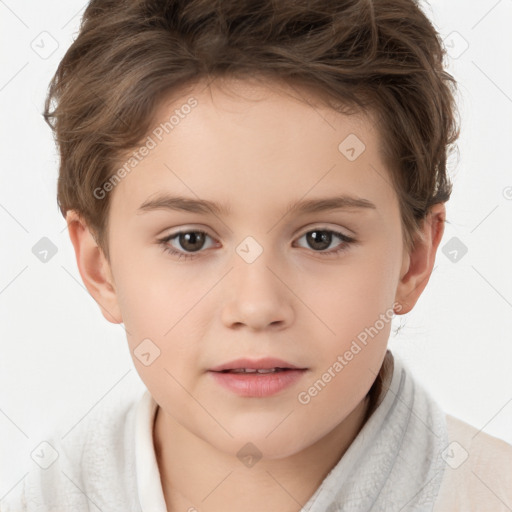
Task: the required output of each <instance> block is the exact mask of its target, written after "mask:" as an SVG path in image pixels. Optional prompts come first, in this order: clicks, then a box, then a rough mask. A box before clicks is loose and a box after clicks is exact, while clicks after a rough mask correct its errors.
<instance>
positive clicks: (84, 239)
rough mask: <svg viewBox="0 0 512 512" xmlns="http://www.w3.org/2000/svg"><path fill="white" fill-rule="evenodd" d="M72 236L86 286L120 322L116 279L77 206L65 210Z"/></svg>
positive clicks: (106, 313) (112, 318) (110, 317)
mask: <svg viewBox="0 0 512 512" xmlns="http://www.w3.org/2000/svg"><path fill="white" fill-rule="evenodd" d="M66 222H67V224H68V231H69V237H70V239H71V243H72V244H73V247H74V249H75V256H76V263H77V266H78V271H79V272H80V275H81V277H82V281H83V282H84V285H85V287H86V288H87V290H88V291H89V293H90V294H91V296H92V297H93V299H94V300H95V301H96V303H97V304H98V305H99V306H100V309H101V312H102V314H103V316H104V317H105V318H106V319H107V320H108V321H109V322H111V323H114V324H119V323H121V322H122V321H123V320H122V316H121V312H120V309H119V305H118V302H117V294H116V291H115V286H114V280H113V276H112V272H111V269H110V264H109V263H108V261H107V259H106V258H105V255H104V254H103V251H102V250H101V248H100V247H99V246H98V244H97V242H96V240H95V238H94V236H93V234H92V232H91V230H90V229H89V227H88V226H87V223H86V222H85V221H84V220H83V218H82V217H81V216H80V215H79V214H78V213H77V212H75V211H74V210H69V211H68V212H67V214H66Z"/></svg>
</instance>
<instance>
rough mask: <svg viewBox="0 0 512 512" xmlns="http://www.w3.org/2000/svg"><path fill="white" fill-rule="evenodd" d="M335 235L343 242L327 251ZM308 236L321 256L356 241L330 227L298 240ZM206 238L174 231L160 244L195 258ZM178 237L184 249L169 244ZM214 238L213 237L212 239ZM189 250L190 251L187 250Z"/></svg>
mask: <svg viewBox="0 0 512 512" xmlns="http://www.w3.org/2000/svg"><path fill="white" fill-rule="evenodd" d="M333 236H334V237H335V238H339V239H340V240H341V241H342V243H341V244H339V245H338V246H337V247H335V248H334V249H331V250H329V251H326V250H325V249H326V248H328V247H329V246H330V245H331V243H332V241H333ZM304 237H306V240H307V243H308V244H310V245H311V246H313V248H315V247H316V249H318V250H314V251H313V252H315V253H318V254H319V255H320V256H324V255H326V256H327V255H332V254H337V253H340V252H342V251H345V250H347V249H348V248H349V245H350V244H352V243H355V241H356V240H355V239H354V238H352V237H349V236H347V235H344V234H343V233H339V232H337V231H333V230H329V229H313V230H310V231H308V232H306V233H304V235H302V236H301V237H300V238H298V240H300V239H302V238H304ZM206 238H210V239H212V238H211V237H210V236H209V235H208V233H205V232H204V231H180V232H178V233H173V234H172V235H169V236H167V237H165V238H162V239H160V240H158V243H159V245H161V247H162V249H163V250H164V251H165V252H167V253H170V254H172V255H175V256H178V258H180V259H181V258H185V259H189V258H195V257H197V256H199V254H190V252H192V253H197V252H200V251H201V249H203V248H204V245H205V240H206ZM175 239H178V241H179V245H180V246H181V247H182V249H184V250H179V249H178V250H177V249H176V248H175V247H173V246H172V245H170V244H169V242H171V241H172V240H175ZM212 240H213V239H212ZM187 251H189V252H187Z"/></svg>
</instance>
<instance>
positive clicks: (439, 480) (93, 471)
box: [0, 357, 512, 512]
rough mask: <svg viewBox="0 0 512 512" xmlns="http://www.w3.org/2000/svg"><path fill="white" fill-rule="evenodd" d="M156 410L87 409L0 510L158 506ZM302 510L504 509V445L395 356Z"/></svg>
mask: <svg viewBox="0 0 512 512" xmlns="http://www.w3.org/2000/svg"><path fill="white" fill-rule="evenodd" d="M156 410H157V404H156V403H155V401H154V400H153V398H152V397H151V395H150V394H149V392H148V391H146V392H145V393H144V394H143V395H142V397H140V399H139V398H137V399H135V400H133V401H132V402H130V403H129V404H128V405H126V406H125V407H124V408H122V409H117V410H110V411H107V410H105V409H102V410H99V411H96V413H94V414H93V413H91V414H90V415H89V416H88V417H86V419H84V421H82V422H81V423H80V424H79V425H78V426H77V428H76V429H74V431H73V432H72V433H71V434H70V435H69V436H67V437H66V438H65V440H64V441H59V440H58V438H52V439H49V442H50V444H52V446H55V448H56V449H57V450H58V452H59V458H58V459H57V460H56V461H55V462H54V463H53V465H52V466H50V467H49V468H48V469H46V470H43V469H40V468H38V467H35V468H32V469H31V471H30V473H29V475H28V476H27V477H26V478H25V479H24V481H23V486H21V485H20V487H22V489H21V490H22V496H18V497H17V498H15V499H14V501H12V499H11V500H9V503H10V506H8V505H7V502H4V501H2V502H0V511H1V512H50V511H51V512H57V511H58V512H64V511H66V512H67V511H73V512H82V511H84V512H85V511H96V510H101V511H102V512H109V511H112V512H113V511H123V512H166V508H165V500H164V497H163V491H162V487H161V483H160V475H159V471H158V466H157V463H156V457H155V453H154V447H153V438H152V432H153V422H154V417H155V413H156ZM447 419H448V421H447ZM454 442H456V443H457V444H455V445H454V444H453V443H454ZM461 450H462V451H461ZM464 451H466V453H467V454H468V456H467V458H466V459H464V461H463V462H461V461H462V459H463V457H464ZM445 460H446V461H448V462H449V463H448V464H447V462H445ZM454 462H456V464H454ZM457 464H460V465H459V466H457ZM455 466H457V467H455ZM484 484H486V485H484ZM490 489H491V490H490ZM11 498H13V497H12V496H11ZM302 510H303V511H304V512H337V511H343V512H355V511H358V512H368V511H374V512H381V511H385V512H388V511H389V512H395V511H396V512H398V511H400V512H406V511H417V512H423V511H429V512H471V511H473V510H474V511H477V510H479V511H480V510H486V511H490V512H502V511H503V512H505V511H510V510H512V446H510V445H509V444H507V443H505V442H504V441H501V440H498V439H496V438H493V437H491V436H489V435H487V434H484V433H482V432H478V431H477V430H476V429H475V428H473V427H471V426H469V425H467V424H466V423H464V422H461V421H460V420H457V419H455V418H452V417H450V416H448V417H447V416H446V415H445V414H444V413H443V412H442V411H441V410H440V409H439V407H438V406H437V405H436V403H435V402H434V401H433V400H432V399H431V398H430V396H429V395H428V394H427V393H426V392H425V391H424V390H423V389H422V388H421V387H420V386H419V385H418V383H417V382H415V381H414V379H413V378H412V376H411V374H410V372H409V371H408V370H407V368H406V367H405V366H404V365H403V363H402V362H401V361H400V360H399V359H397V358H396V357H395V358H394V369H393V375H392V379H391V382H390V384H389V390H387V392H386V389H384V390H383V397H382V396H381V401H380V403H379V405H378V407H377V408H376V409H375V411H374V412H373V414H372V415H371V416H370V417H369V419H368V420H367V422H366V423H365V425H364V427H363V428H362V429H361V431H360V432H359V434H358V436H357V437H356V438H355V440H354V441H353V443H352V444H351V445H350V447H349V448H348V450H347V451H346V452H345V454H344V455H343V457H342V458H341V459H340V461H339V462H338V463H337V464H336V466H335V467H334V468H333V469H332V470H331V471H330V473H329V474H328V475H327V476H326V478H325V479H324V480H323V482H322V483H321V485H320V486H319V487H318V489H317V490H316V491H315V493H314V494H313V496H312V497H311V498H310V499H309V501H308V503H307V504H306V505H305V506H304V507H303V509H302ZM262 512H272V511H270V510H269V511H262Z"/></svg>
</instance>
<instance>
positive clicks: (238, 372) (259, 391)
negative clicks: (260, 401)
mask: <svg viewBox="0 0 512 512" xmlns="http://www.w3.org/2000/svg"><path fill="white" fill-rule="evenodd" d="M307 370H309V368H300V367H298V366H295V365H293V364H291V363H287V362H286V361H283V360H282V359H276V358H265V359H260V360H259V361H254V360H250V359H237V360H235V361H230V362H229V363H225V364H223V365H220V366H217V367H215V368H212V369H210V370H209V371H208V373H209V374H210V375H212V377H213V380H214V382H216V383H217V384H219V385H220V386H222V387H223V388H224V389H228V390H229V391H230V392H232V393H234V394H236V395H239V396H241V397H245V398H265V397H270V396H272V395H276V394H278V393H279V392H281V391H284V390H285V389H287V388H291V387H292V386H295V385H297V384H298V382H299V381H300V380H301V379H302V377H303V376H304V375H305V374H306V372H307Z"/></svg>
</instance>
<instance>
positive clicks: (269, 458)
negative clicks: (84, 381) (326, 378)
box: [67, 79, 446, 512]
mask: <svg viewBox="0 0 512 512" xmlns="http://www.w3.org/2000/svg"><path fill="white" fill-rule="evenodd" d="M228 86H229V88H228ZM191 96H194V98H196V99H197V101H198V105H197V106H196V107H195V108H194V109H193V110H192V111H191V113H190V114H189V115H187V116H185V117H184V119H181V120H180V123H179V125H177V126H176V127H175V128H174V129H173V131H172V132H171V133H170V134H169V135H167V136H166V137H165V138H164V139H163V140H162V141H161V142H159V144H158V145H157V147H156V148H155V149H153V150H152V151H151V152H150V153H149V154H148V155H147V156H146V157H145V158H144V159H143V160H142V161H141V162H140V163H139V164H138V165H137V167H136V169H134V170H133V171H132V172H131V173H129V174H128V175H127V176H126V177H125V178H124V179H122V180H121V182H120V183H119V184H118V185H117V186H116V187H115V188H114V190H113V191H112V192H110V200H111V201H112V204H111V210H110V217H109V230H108V240H109V250H110V261H108V260H107V259H106V258H105V256H104V254H103V252H102V251H101V249H100V248H99V247H98V245H97V243H96V241H95V238H94V236H93V234H92V233H91V231H90V230H89V229H88V227H87V224H86V223H85V222H84V221H83V220H82V219H81V218H80V216H79V215H78V214H77V213H76V212H74V211H70V212H68V215H67V222H68V227H69V234H70V237H71V241H72V243H73V246H74V248H75V252H76V258H77V264H78V268H79V271H80V274H81V276H82V279H83V281H84V283H85V285H86V287H87V289H88V290H89V292H90V293H91V295H92V296H93V297H94V299H95V300H96V301H97V303H98V304H99V305H100V308H101V311H102V313H103V315H104V316H105V318H106V319H107V320H108V321H110V322H113V323H121V322H123V323H124V325H125V328H126V330H127V340H128V344H129V347H130V352H131V354H132V357H133V361H134V364H135V367H136V369H137V371H138V372H139V374H140V376H141V378H142V380H143V382H144V383H145V385H146V386H147V388H148V389H149V391H150V392H151V394H152V396H153V397H154V399H155V400H156V402H157V403H158V404H159V408H158V413H157V416H156V420H155V425H154V445H155V450H156V454H157V460H158V465H159V469H160V473H161V480H162V486H163V490H164V495H165V499H166V503H167V508H168V510H169V511H184V512H185V511H187V510H189V511H192V510H195V509H197V510H201V511H209V512H213V511H222V512H229V511H240V510H245V511H248V512H256V511H258V512H260V511H261V510H268V511H278V510H279V511H280V512H283V511H290V512H291V511H298V510H300V509H301V506H302V505H304V504H305V503H306V502H307V500H308V499H309V498H310V497H311V495H312V494H313V493H314V491H315V490H316V489H317V487H318V486H319V485H320V483H321V482H322V480H323V479H324V478H325V476H326V475H327V473H328V472H329V471H330V470H331V469H332V468H333V467H334V465H335V464H336V463H337V462H338V460H339V459H340V457H341V456H342V455H343V453H344V452H345V451H346V449H347V448H348V446H350V443H351V442H352V441H353V439H354V438H355V437H356V435H357V433H358V432H359V431H360V429H361V427H362V426H363V424H364V417H365V414H366V412H367V410H368V401H367V400H366V399H365V397H366V394H367V393H368V391H369V389H370V387H371V385H372V384H373V382H374V380H375V377H376V375H377V373H378V372H379V369H380V367H381V364H382V361H383V358H384V356H385V353H386V348H387V342H388V337H389V333H390V329H391V323H390V322H388V323H386V324H385V326H384V328H382V329H381V330H380V331H379V333H378V335H376V336H374V337H373V338H370V341H369V342H368V344H367V345H366V346H365V347H364V348H363V349H362V350H361V351H360V352H359V353H358V354H357V355H356V356H354V358H353V359H352V360H351V361H350V362H349V363H348V364H347V365H346V366H345V367H344V368H343V370H342V371H341V372H339V373H337V374H336V377H335V378H333V379H332V380H331V381H330V382H329V383H328V384H327V385H326V386H325V387H324V388H323V389H322V391H321V392H320V393H318V394H317V396H315V397H313V398H311V400H310V401H309V403H307V404H302V403H300V402H299V401H298V399H297V395H298V393H299V392H301V391H304V390H307V389H308V388H309V387H310V386H311V385H312V384H313V383H314V382H315V381H317V380H318V379H319V378H321V377H322V374H324V372H326V371H327V369H328V368H329V367H332V365H333V363H334V362H335V361H336V360H337V357H338V355H340V354H344V352H345V351H346V350H348V349H349V348H350V346H351V343H352V341H353V340H354V339H355V338H356V336H357V335H358V334H359V333H360V332H361V331H363V330H364V328H365V327H369V326H372V325H374V324H375V322H376V320H377V319H379V315H381V314H383V313H385V312H386V311H389V310H392V309H393V305H395V313H397V314H404V313H407V312H408V311H410V310H411V309H412V308H413V307H414V305H415V303H416V301H417V300H418V298H419V296H420V295H421V293H422V291H423V289H424V288H425V286H426V284H427V282H428V279H429V277H430V275H431V272H432V269H433V266H434V259H435V254H436V250H437V247H438V245H439V243H440V240H441V238H442V235H443V230H444V220H445V215H446V211H445V207H444V205H443V204H437V205H434V206H433V207H432V209H431V211H430V214H429V215H428V217H427V219H426V221H425V223H424V224H423V227H422V233H423V236H424V240H423V241H418V242H417V244H416V245H415V246H414V248H413V250H412V251H411V252H410V253H408V252H407V250H406V248H405V245H404V240H403V238H402V231H401V224H400V213H399V207H398V200H397V196H396V193H395V191H394V190H393V188H392V187H391V186H390V180H389V174H388V171H387V169H386V168H385V165H384V163H383V160H382V158H381V155H380V154H379V150H378V148H379V143H380V142H379V134H378V133H377V132H376V131H375V129H374V126H375V123H373V122H372V119H371V117H370V116H369V115H368V116H362V115H361V116H357V117H356V116H345V115H342V114H339V113H337V112H335V111H333V110H330V109H328V108H327V107H323V106H321V105H314V104H313V98H312V97H309V98H308V101H307V102H305V101H304V100H303V99H304V98H307V96H306V93H305V91H302V92H299V91H298V90H296V89H295V88H294V89H290V88H288V87H287V86H286V85H283V84H279V85H278V84H277V83H272V84H270V83H269V84H267V85H263V84H254V83H251V82H248V81H235V80H232V79H231V80H230V81H225V82H220V81H217V82H215V83H214V84H213V85H211V86H210V87H209V88H205V85H204V84H196V86H195V88H192V89H190V90H188V91H187V92H186V94H185V93H184V94H183V95H182V96H174V97H173V99H172V101H170V100H169V101H168V102H166V103H164V104H162V105H161V106H160V109H159V111H158V116H157V118H156V120H157V123H156V124H158V123H159V122H161V121H163V120H166V119H169V117H170V115H171V114H172V113H173V111H174V109H176V108H179V107H180V105H183V104H184V103H185V102H186V101H187V99H188V98H189V97H191ZM352 133H354V134H356V135H357V137H358V138H359V139H360V140H361V141H363V142H364V144H365V145H366V149H365V151H364V152H363V153H362V154H361V155H360V156H359V157H358V158H357V159H356V160H355V161H354V162H351V161H349V160H348V159H347V158H346V157H345V156H344V155H343V154H342V153H341V152H340V151H339V150H338V145H339V144H340V142H342V141H343V140H344V139H345V138H346V137H347V136H348V135H349V134H352ZM162 191H167V192H169V193H172V194H175V195H183V196H186V197H191V198H193V199H208V200H211V201H214V202H218V203H223V204H226V205H229V207H230V213H229V215H227V216H224V215H222V216H217V215H212V214H206V215H203V214H199V213H191V212H183V211H180V212H179V211H172V210H165V209H160V210H155V211H151V212H146V213H142V214H140V213H139V214H138V213H137V208H138V207H139V206H140V205H141V204H142V203H143V202H144V201H146V200H147V199H149V198H152V197H154V196H155V194H156V193H159V192H162ZM341 193H347V194H350V195H354V196H357V197H361V198H366V199H368V200H370V201H372V202H373V203H374V204H375V205H376V209H353V210H331V211H325V212H320V213H310V214H306V215H291V214H290V215H285V213H286V206H287V205H288V204H289V203H290V202H291V201H297V200H301V199H313V198H321V197H329V196H333V195H335V194H341ZM314 228H316V229H321V230H332V229H334V230H337V231H340V232H342V233H343V234H346V235H347V236H352V237H354V238H355V239H356V241H357V243H354V244H349V245H346V248H345V250H344V251H342V252H341V253H338V254H332V255H331V256H325V255H324V256H322V255H321V252H322V251H323V252H325V251H329V250H332V249H335V248H337V247H339V246H341V245H343V243H344V242H343V241H342V240H340V239H339V238H337V237H336V236H334V235H333V237H332V239H331V243H330V245H329V246H328V247H327V248H326V249H325V248H318V247H319V246H318V245H317V246H315V245H313V243H312V241H311V240H309V241H308V238H307V237H306V236H304V235H306V234H307V233H310V232H311V231H314ZM181 229H183V230H185V229H186V230H187V231H194V230H198V229H199V230H204V231H206V232H207V234H208V235H209V237H206V239H205V241H204V245H203V246H201V243H197V242H196V245H195V246H194V247H197V248H198V249H199V251H196V252H193V254H196V257H195V258H194V259H188V260H185V259H183V258H178V257H177V256H173V255H170V254H168V253H165V252H164V251H163V250H162V246H161V245H159V242H158V239H161V238H163V237H164V236H167V235H170V234H173V233H176V232H178V231H179V230H181ZM248 236H251V237H253V238H254V239H255V240H256V241H257V243H258V244H259V246H260V247H261V248H262V250H263V252H262V253H261V255H260V256H259V257H258V258H257V259H256V260H255V261H254V262H252V263H248V262H246V261H245V260H244V259H242V258H241V257H240V255H239V254H238V253H237V252H236V248H237V247H238V246H239V244H240V243H241V242H242V241H243V240H244V239H245V238H246V237H248ZM168 245H171V246H172V247H173V248H174V249H175V250H181V251H182V252H186V247H187V246H185V247H184V246H183V239H182V240H181V245H180V239H179V238H175V239H173V240H172V241H169V242H168ZM188 253H189V254H190V253H191V251H190V250H189V252H188ZM396 304H398V305H399V306H398V308H397V307H396ZM397 309H398V310H397ZM146 338H149V339H150V340H151V341H152V342H153V343H154V344H155V345H156V346H157V347H158V348H159V350H160V356H159V357H158V358H156V359H155V360H154V362H152V363H151V364H150V365H148V366H145V365H144V364H142V363H141V361H139V359H138V358H137V357H135V356H134V352H133V351H134V350H135V349H136V347H137V346H138V345H139V344H140V343H141V342H142V340H144V339H146ZM242 356H247V357H252V358H261V357H264V356H274V357H279V358H281V359H284V360H285V361H288V362H290V363H292V364H295V365H297V366H299V367H307V368H308V371H307V372H306V373H305V374H304V375H303V376H302V377H301V380H299V382H298V383H297V384H295V385H293V386H292V387H290V388H287V389H285V390H283V391H281V392H279V393H277V394H276V395H274V396H270V397H266V398H247V397H240V396H238V395H235V394H234V393H232V392H230V391H228V390H226V389H224V388H222V387H220V386H219V385H218V384H217V383H216V382H215V381H214V380H213V379H212V378H211V374H209V373H208V372H207V370H208V368H211V367H213V366H216V365H219V364H221V363H224V362H228V361H230V360H232V359H236V358H238V357H242ZM191 395H192V397H193V398H191ZM248 442H251V443H252V444H253V445H255V446H256V447H257V449H258V450H259V452H261V455H262V458H261V459H260V460H259V461H258V462H257V463H256V464H254V465H253V466H252V467H247V466H246V465H244V464H242V463H241V461H240V460H239V458H238V457H237V452H238V451H239V450H240V449H241V448H242V447H243V446H244V445H246V443H248ZM191 475H193V478H191ZM191 507H195V509H194V508H191Z"/></svg>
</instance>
